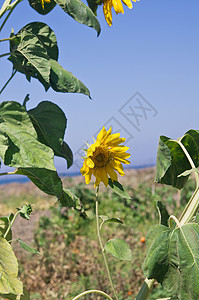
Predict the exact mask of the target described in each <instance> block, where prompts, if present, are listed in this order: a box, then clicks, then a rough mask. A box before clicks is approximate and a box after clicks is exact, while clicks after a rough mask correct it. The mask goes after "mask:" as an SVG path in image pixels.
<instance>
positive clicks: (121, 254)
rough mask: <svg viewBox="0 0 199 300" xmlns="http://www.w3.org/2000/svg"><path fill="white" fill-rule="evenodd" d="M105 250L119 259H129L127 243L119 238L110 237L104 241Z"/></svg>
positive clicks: (130, 257) (129, 251) (129, 253)
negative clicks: (110, 238)
mask: <svg viewBox="0 0 199 300" xmlns="http://www.w3.org/2000/svg"><path fill="white" fill-rule="evenodd" d="M105 250H106V251H107V252H109V253H110V254H111V255H113V256H114V257H116V258H118V259H120V260H131V259H132V252H131V249H130V247H129V245H128V244H127V243H126V242H125V241H124V240H121V239H112V240H109V241H108V242H106V244H105Z"/></svg>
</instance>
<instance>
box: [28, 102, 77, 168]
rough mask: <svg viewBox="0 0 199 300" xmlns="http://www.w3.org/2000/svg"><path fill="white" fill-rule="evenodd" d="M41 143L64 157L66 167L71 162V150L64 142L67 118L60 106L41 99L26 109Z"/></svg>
mask: <svg viewBox="0 0 199 300" xmlns="http://www.w3.org/2000/svg"><path fill="white" fill-rule="evenodd" d="M28 114H29V116H30V118H31V120H32V123H33V125H34V127H35V130H36V131H37V135H38V139H39V141H40V142H41V143H43V144H45V145H46V146H49V147H50V148H52V149H53V151H54V153H55V155H56V156H60V157H64V158H65V159H66V160H67V164H68V167H70V166H71V164H72V162H73V156H72V155H71V154H72V151H71V150H70V148H69V146H68V145H67V144H66V143H64V141H63V139H64V134H65V129H66V124H67V119H66V116H65V114H64V112H63V111H62V110H61V108H60V107H59V106H58V105H56V104H54V103H52V102H50V101H42V102H40V103H39V104H38V106H37V107H35V108H33V109H31V110H29V111H28Z"/></svg>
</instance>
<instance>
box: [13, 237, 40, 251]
mask: <svg viewBox="0 0 199 300" xmlns="http://www.w3.org/2000/svg"><path fill="white" fill-rule="evenodd" d="M17 241H18V242H19V244H20V246H21V248H23V249H24V250H26V251H28V252H30V253H34V254H40V253H39V252H38V251H37V250H36V249H34V248H33V247H31V246H29V245H28V244H26V243H24V242H23V241H22V240H21V239H17Z"/></svg>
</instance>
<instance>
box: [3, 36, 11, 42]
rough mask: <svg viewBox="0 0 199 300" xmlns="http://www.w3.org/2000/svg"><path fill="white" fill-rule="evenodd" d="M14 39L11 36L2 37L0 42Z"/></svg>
mask: <svg viewBox="0 0 199 300" xmlns="http://www.w3.org/2000/svg"><path fill="white" fill-rule="evenodd" d="M13 39H14V37H9V38H6V39H1V40H0V42H5V41H11V40H13Z"/></svg>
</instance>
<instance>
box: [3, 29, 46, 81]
mask: <svg viewBox="0 0 199 300" xmlns="http://www.w3.org/2000/svg"><path fill="white" fill-rule="evenodd" d="M28 25H30V24H28ZM28 25H26V26H28ZM26 26H25V27H23V28H22V29H21V30H20V31H19V32H18V33H17V35H16V37H17V38H20V42H19V44H18V45H17V46H15V48H14V49H12V51H13V53H12V54H11V56H10V57H9V58H8V59H9V60H10V61H11V62H12V63H13V67H14V69H16V70H17V71H19V72H21V73H24V74H25V75H26V78H27V79H28V80H30V78H31V77H36V78H37V73H39V74H40V76H41V77H42V79H43V80H44V82H45V83H46V84H49V80H50V64H49V56H48V52H47V50H46V48H45V47H44V44H43V43H42V42H41V41H40V39H39V37H38V36H37V35H36V34H34V33H33V32H31V31H29V30H27V29H26ZM46 26H47V25H46Z"/></svg>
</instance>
